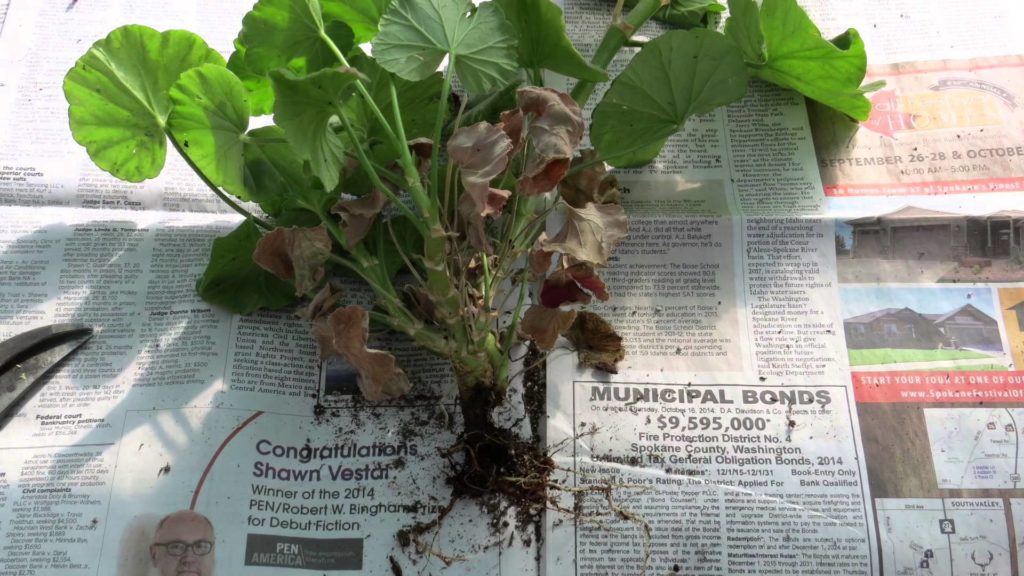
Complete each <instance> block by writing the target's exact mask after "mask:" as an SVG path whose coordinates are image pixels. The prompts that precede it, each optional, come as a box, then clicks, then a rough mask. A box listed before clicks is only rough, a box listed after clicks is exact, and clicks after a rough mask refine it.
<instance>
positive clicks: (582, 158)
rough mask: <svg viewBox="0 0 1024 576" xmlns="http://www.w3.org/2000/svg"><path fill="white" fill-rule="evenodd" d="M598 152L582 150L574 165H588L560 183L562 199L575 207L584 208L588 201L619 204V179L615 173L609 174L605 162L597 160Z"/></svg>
mask: <svg viewBox="0 0 1024 576" xmlns="http://www.w3.org/2000/svg"><path fill="white" fill-rule="evenodd" d="M596 159H597V152H595V151H594V149H593V148H587V149H586V150H582V151H581V152H580V155H579V156H577V157H576V158H574V159H573V161H572V167H573V168H575V167H576V166H582V165H586V166H587V167H586V168H583V169H582V170H580V171H579V172H576V173H575V174H571V175H569V176H566V177H565V178H563V179H562V181H561V182H559V183H558V193H559V195H560V196H561V197H562V200H565V202H566V203H567V204H568V205H570V206H572V207H574V208H583V207H584V206H586V205H587V203H588V202H593V203H594V204H619V203H621V198H622V197H621V195H620V194H619V181H618V179H617V178H616V177H615V175H614V174H609V173H608V170H606V169H605V166H604V162H596V161H595V160H596Z"/></svg>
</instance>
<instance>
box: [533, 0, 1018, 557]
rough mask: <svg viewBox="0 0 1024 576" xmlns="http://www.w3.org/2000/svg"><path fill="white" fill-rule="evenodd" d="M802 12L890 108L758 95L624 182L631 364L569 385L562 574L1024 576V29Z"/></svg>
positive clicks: (616, 269) (917, 10)
mask: <svg viewBox="0 0 1024 576" xmlns="http://www.w3.org/2000/svg"><path fill="white" fill-rule="evenodd" d="M807 4H808V7H809V12H810V13H811V14H812V17H814V18H815V19H816V21H819V22H821V23H822V29H823V32H824V33H825V35H826V36H827V37H830V36H834V35H836V34H838V33H840V32H842V31H843V30H844V29H845V28H846V27H857V28H858V29H859V30H860V31H861V32H862V34H863V36H864V38H865V41H866V43H867V45H868V48H869V51H870V59H869V61H870V62H872V63H874V64H875V65H874V66H872V68H871V69H870V70H869V76H868V79H867V81H871V80H878V79H884V80H885V81H886V82H887V86H886V88H885V89H884V90H882V91H879V92H876V93H874V94H872V95H871V100H872V104H873V112H872V116H871V118H870V119H869V120H868V121H867V122H865V123H864V124H863V125H862V126H860V128H859V129H858V128H857V126H856V125H853V124H851V123H850V122H849V121H847V120H845V119H837V118H835V117H834V116H830V115H829V114H828V112H827V111H823V110H821V109H820V108H819V107H818V106H816V105H814V104H813V103H808V104H807V110H806V111H805V109H804V108H803V106H804V104H803V102H800V101H796V102H794V103H788V102H787V101H786V100H785V96H786V95H787V93H781V94H779V95H776V94H773V93H772V90H771V89H770V88H768V87H760V86H755V87H754V90H753V91H752V94H751V95H749V96H748V98H747V100H748V101H747V102H745V103H744V105H743V106H739V105H737V106H730V107H728V108H727V109H726V110H725V111H724V112H719V113H717V115H718V117H715V116H716V114H711V115H708V116H705V117H702V118H699V119H693V120H691V121H690V123H688V125H687V127H686V128H685V129H684V131H683V134H682V136H681V137H680V136H677V137H676V138H678V139H679V140H678V142H673V141H670V145H669V150H668V151H667V154H669V155H671V156H663V157H662V160H664V161H663V162H661V163H658V164H656V165H655V166H654V167H653V168H652V169H648V170H638V171H632V172H629V171H627V172H624V173H622V172H620V182H621V183H622V184H623V185H624V190H623V192H624V200H623V205H624V206H625V207H626V209H627V212H628V213H629V214H630V216H631V230H630V232H631V234H630V237H629V238H628V239H627V240H626V241H624V243H623V244H622V245H621V248H620V251H619V252H618V254H619V258H618V259H617V260H616V261H615V262H613V263H612V264H611V266H610V267H609V268H608V269H607V270H605V271H603V277H604V278H606V279H607V280H608V281H609V289H610V291H611V292H612V294H613V295H617V296H621V297H620V298H613V302H614V304H612V305H611V306H605V305H602V306H598V307H597V309H598V311H599V312H601V313H602V314H603V315H605V316H606V317H608V318H609V319H610V320H611V321H612V323H613V325H615V327H616V329H617V330H619V331H620V333H622V334H623V336H624V338H625V341H626V343H627V357H626V360H625V361H624V362H623V363H622V364H621V365H620V366H622V367H623V369H622V370H621V371H620V373H619V374H617V375H611V376H608V375H603V374H598V373H593V372H589V371H580V370H578V369H576V368H575V365H574V358H573V356H572V354H571V353H569V352H566V353H565V354H564V355H563V356H561V357H558V358H554V359H552V361H551V363H550V364H549V381H550V382H560V383H562V384H561V385H560V386H557V387H549V411H550V414H549V422H548V435H549V436H548V443H549V445H550V446H552V447H553V449H555V450H558V452H557V461H558V462H559V464H560V465H561V467H562V468H563V469H565V470H566V473H565V476H564V482H565V483H566V486H565V487H564V490H563V494H564V500H563V502H564V506H565V507H566V508H570V509H572V510H574V511H575V513H574V514H573V515H572V517H571V519H569V520H564V519H563V520H558V519H554V518H552V519H550V520H549V523H548V541H547V542H546V549H545V568H546V571H547V572H546V573H548V574H563V573H567V572H569V571H571V573H574V574H579V575H588V576H590V575H594V576H596V575H605V574H620V573H623V572H624V571H628V572H631V573H644V572H646V573H648V574H746V573H749V574H823V573H828V574H883V573H884V574H951V575H956V574H983V573H985V574H987V573H993V574H1018V573H1019V566H1020V564H1021V561H1022V560H1021V556H1020V552H1019V549H1018V546H1019V542H1020V532H1018V531H1017V528H1016V526H1017V525H1020V524H1021V520H1020V517H1019V514H1020V513H1021V512H1022V511H1024V509H1022V508H1021V504H1020V500H1019V499H1020V496H1021V494H1020V492H1017V490H1018V489H1019V487H1018V484H1017V483H1018V482H1019V481H1020V475H1019V474H1020V471H1019V470H1018V468H1019V467H1018V466H1017V453H1016V448H1015V447H1016V446H1017V444H1018V443H1019V439H1020V438H1019V433H1018V431H1017V421H1016V418H1017V417H1018V416H1024V414H1018V413H1017V412H1018V411H1019V409H1020V407H1021V400H1022V399H1024V390H1022V389H1021V386H1022V385H1024V378H1022V375H1024V371H1021V367H1022V366H1024V365H1022V364H1021V362H1022V361H1024V347H1022V346H1024V345H1022V342H1024V338H1022V336H1021V327H1022V326H1024V325H1022V324H1020V317H1018V314H1024V302H1021V300H1022V299H1024V289H1022V288H1021V287H1022V286H1024V284H1021V282H1022V281H1024V266H1022V263H1024V261H1022V260H1020V254H1021V249H1020V247H1021V246H1022V243H1021V240H1020V239H1021V238H1022V236H1021V235H1020V232H1021V231H1022V230H1024V228H1021V224H1022V223H1024V212H1021V211H1020V207H1022V206H1024V202H1022V200H1024V196H1022V195H1021V192H1022V191H1024V186H1022V185H1021V184H1022V182H1021V181H1020V180H1019V168H1018V164H1019V162H1018V160H1019V158H1017V156H1018V152H1017V148H1018V147H1019V146H1020V145H1021V143H1022V136H1021V134H1022V132H1021V130H1020V127H1019V125H1018V124H1019V121H1018V120H1017V119H1016V115H1017V114H1018V109H1017V108H1018V104H1017V99H1018V98H1019V92H1020V90H1019V89H1018V88H1017V85H1018V84H1019V76H1020V75H1019V72H1018V71H1017V66H1019V58H1020V57H1019V56H1016V55H1017V54H1021V53H1024V44H1022V41H1021V38H1020V35H1019V34H1018V33H1017V30H1019V24H1020V19H1021V14H1020V11H1019V10H1018V9H1017V8H1016V7H1015V6H1013V5H1012V4H1011V3H1008V2H997V3H991V4H986V6H984V7H978V6H954V5H953V3H938V5H935V4H934V3H929V4H927V5H925V4H924V3H917V2H911V3H902V4H900V6H899V7H898V9H894V8H893V6H892V5H891V3H883V2H865V3H839V2H815V3H807ZM563 5H564V6H565V9H566V17H567V20H568V21H571V22H575V23H576V25H570V30H574V31H577V33H578V34H580V35H581V36H582V35H586V34H594V36H588V37H587V39H584V42H587V41H589V42H590V44H589V45H590V46H592V47H593V46H596V43H597V36H596V34H598V33H599V31H601V30H603V29H604V27H605V26H606V25H607V21H608V3H605V2H597V1H595V2H590V3H587V2H579V3H577V2H569V3H565V4H563ZM972 22H976V23H979V25H977V26H972V25H971V24H970V23H972ZM953 23H955V26H956V28H955V29H954V28H953V26H954V24H953ZM656 33H657V31H656V29H643V30H641V31H640V34H642V35H643V34H646V35H654V34H656ZM584 45H587V44H584ZM936 58H942V59H943V60H936ZM890 63H891V64H890ZM616 65H619V66H622V65H624V64H623V63H617V64H616ZM751 101H753V102H763V104H762V105H760V106H759V105H757V104H753V105H752V102H751ZM787 106H795V107H798V108H799V112H798V113H795V114H794V115H793V116H789V115H787V113H786V110H787ZM736 111H739V114H742V115H744V116H745V117H743V121H742V122H736V124H735V126H736V127H735V128H734V125H733V123H732V120H733V117H732V115H733V114H735V113H736ZM805 114H806V115H805ZM739 118H740V117H739V116H737V120H738V119H739ZM750 123H753V124H754V125H755V126H758V128H756V129H752V130H751V131H750V132H749V134H744V133H743V132H742V130H743V129H744V126H749V125H750ZM812 126H813V130H812V128H811V127H812ZM766 127H768V128H767V129H766ZM701 129H704V132H702V131H701ZM809 136H812V137H813V146H815V151H814V152H810V151H808V150H807V148H806V146H807V145H811V144H810V143H809V142H807V141H806V139H807V137H809ZM709 142H712V143H714V144H712V145H711V146H708V143H709ZM673 146H676V148H673ZM688 148H689V149H695V150H694V152H690V153H689V154H686V153H683V154H680V153H679V152H678V150H679V149H682V150H686V149H688ZM716 152H717V153H718V154H719V155H720V156H719V158H720V164H717V165H716V166H714V167H717V168H719V170H718V171H717V172H716V171H714V170H708V167H707V166H706V165H701V162H700V158H702V157H703V158H708V157H710V158H715V154H716ZM744 154H753V155H756V156H755V157H754V158H753V159H751V160H749V161H748V160H747V159H746V158H744V156H743V155H744ZM747 162H749V164H747ZM745 166H749V167H750V168H749V169H747V170H745V169H744V167H745ZM745 178H749V180H746V181H745ZM708 181H713V184H711V185H710V186H709V184H708ZM808 182H809V183H810V185H809V186H807V185H806V183H808ZM712 187H717V190H715V191H714V192H710V189H711V188H712ZM780 190H781V191H782V192H781V193H780ZM709 233H710V234H709ZM668 278H671V279H668ZM1018 311H1020V312H1018Z"/></svg>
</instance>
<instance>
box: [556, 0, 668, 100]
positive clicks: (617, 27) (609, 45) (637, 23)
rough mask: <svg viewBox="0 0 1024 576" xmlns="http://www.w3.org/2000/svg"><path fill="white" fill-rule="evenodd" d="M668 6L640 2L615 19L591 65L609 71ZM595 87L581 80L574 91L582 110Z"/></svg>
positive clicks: (645, 0)
mask: <svg viewBox="0 0 1024 576" xmlns="http://www.w3.org/2000/svg"><path fill="white" fill-rule="evenodd" d="M667 4H668V1H667V0H639V1H638V2H637V3H636V6H634V7H633V9H632V10H630V11H629V14H626V16H625V17H622V18H620V17H616V18H614V19H613V20H612V23H611V24H609V25H608V29H607V30H606V31H605V33H604V37H603V38H601V43H600V44H599V45H598V46H597V51H596V52H594V57H593V58H591V59H590V63H591V64H593V65H594V66H597V67H598V68H600V69H602V70H607V69H608V65H609V64H611V61H612V59H613V58H615V55H616V54H618V53H619V50H621V49H622V47H623V46H624V45H625V44H626V41H628V40H629V39H630V38H632V37H633V33H634V32H636V31H637V30H638V29H639V28H640V27H641V26H643V25H644V23H645V22H647V21H648V20H650V19H651V17H652V16H654V13H655V12H657V11H658V10H659V9H660V8H661V7H662V6H665V5H667ZM616 16H618V14H616ZM594 87H595V84H594V83H593V82H586V81H583V80H581V81H579V82H578V83H577V84H576V86H575V87H574V88H573V89H572V94H571V95H572V98H573V100H575V101H576V103H577V104H579V105H580V108H583V107H585V106H586V105H587V100H589V99H590V96H591V95H592V94H593V93H594Z"/></svg>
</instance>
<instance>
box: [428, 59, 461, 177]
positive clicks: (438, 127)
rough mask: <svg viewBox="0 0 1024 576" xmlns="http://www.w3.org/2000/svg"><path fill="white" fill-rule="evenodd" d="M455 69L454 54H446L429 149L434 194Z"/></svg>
mask: <svg viewBox="0 0 1024 576" xmlns="http://www.w3.org/2000/svg"><path fill="white" fill-rule="evenodd" d="M454 70H455V55H454V54H449V55H448V67H447V68H445V71H444V82H443V83H442V84H441V104H440V106H438V107H437V118H436V119H435V120H434V131H433V133H432V134H433V137H432V140H433V142H434V146H433V148H432V149H431V151H430V184H431V185H432V186H433V190H434V194H435V195H437V196H438V197H440V196H441V194H440V190H441V188H440V186H441V179H440V177H439V176H438V171H439V170H440V167H439V166H438V165H439V164H440V158H441V132H442V130H443V129H444V120H445V117H446V116H447V112H448V97H449V96H450V95H451V91H452V74H453V71H454Z"/></svg>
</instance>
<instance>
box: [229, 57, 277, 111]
mask: <svg viewBox="0 0 1024 576" xmlns="http://www.w3.org/2000/svg"><path fill="white" fill-rule="evenodd" d="M228 70H231V71H232V72H234V74H235V76H238V79H239V80H241V81H242V85H243V86H245V89H246V90H248V91H249V113H250V114H252V115H253V116H265V115H267V114H271V113H273V111H274V88H273V87H272V86H271V85H270V78H268V77H266V76H264V75H260V74H256V73H255V72H253V71H252V70H249V67H248V66H246V65H245V46H243V45H242V44H241V43H240V42H236V43H235V51H234V52H232V53H231V56H230V57H229V58H228Z"/></svg>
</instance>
